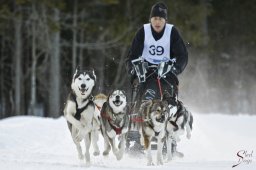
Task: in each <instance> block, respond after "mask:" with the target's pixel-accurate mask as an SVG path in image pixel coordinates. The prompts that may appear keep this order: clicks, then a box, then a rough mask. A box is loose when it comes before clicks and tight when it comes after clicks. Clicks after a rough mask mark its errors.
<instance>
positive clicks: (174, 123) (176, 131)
mask: <svg viewBox="0 0 256 170" xmlns="http://www.w3.org/2000/svg"><path fill="white" fill-rule="evenodd" d="M171 110H172V111H173V112H172V113H171V114H170V116H169V117H168V121H167V125H166V132H167V156H168V157H167V159H168V161H170V160H171V159H172V157H173V156H178V157H183V156H184V155H183V153H181V152H178V151H177V150H176V146H177V144H176V142H179V141H180V136H181V135H182V134H184V132H185V129H186V132H187V138H188V139H190V138H191V130H192V124H193V116H192V114H191V112H189V111H188V110H187V109H186V108H185V107H184V106H183V104H182V103H181V101H178V105H177V106H174V107H172V108H171Z"/></svg>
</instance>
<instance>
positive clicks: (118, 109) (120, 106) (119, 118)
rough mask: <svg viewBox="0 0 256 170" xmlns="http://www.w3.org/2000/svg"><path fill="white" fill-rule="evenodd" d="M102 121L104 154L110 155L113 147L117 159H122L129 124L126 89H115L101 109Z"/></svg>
mask: <svg viewBox="0 0 256 170" xmlns="http://www.w3.org/2000/svg"><path fill="white" fill-rule="evenodd" d="M101 123H102V125H101V130H102V135H103V137H104V146H105V150H104V152H103V155H104V156H106V155H108V154H109V151H110V150H111V147H112V151H113V153H114V155H115V156H116V159H117V160H120V159H122V157H123V154H124V149H125V140H126V134H127V132H128V126H129V117H128V115H127V101H126V95H125V93H124V91H121V90H115V91H113V92H112V93H111V94H110V95H109V97H108V100H107V102H106V103H105V104H104V105H103V107H102V110H101ZM116 137H118V139H119V144H118V148H117V146H116V143H115V140H116Z"/></svg>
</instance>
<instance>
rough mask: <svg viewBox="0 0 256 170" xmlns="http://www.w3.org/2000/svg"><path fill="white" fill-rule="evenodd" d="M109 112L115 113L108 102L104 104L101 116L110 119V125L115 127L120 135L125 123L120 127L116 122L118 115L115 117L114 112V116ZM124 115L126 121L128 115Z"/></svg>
mask: <svg viewBox="0 0 256 170" xmlns="http://www.w3.org/2000/svg"><path fill="white" fill-rule="evenodd" d="M109 113H113V111H112V109H110V108H109V107H107V105H106V104H104V105H103V108H102V112H101V117H102V118H104V119H106V120H108V122H109V125H110V126H111V128H113V130H114V131H115V132H116V134H117V135H120V134H121V132H122V129H123V127H124V125H125V123H124V124H123V126H122V127H118V126H117V125H116V124H115V121H116V120H117V119H116V117H114V115H113V114H112V117H111V115H110V114H109ZM117 114H119V113H117ZM122 114H123V113H122ZM123 117H124V120H123V121H125V118H126V116H125V115H124V116H123Z"/></svg>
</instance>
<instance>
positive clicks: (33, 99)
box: [29, 3, 37, 115]
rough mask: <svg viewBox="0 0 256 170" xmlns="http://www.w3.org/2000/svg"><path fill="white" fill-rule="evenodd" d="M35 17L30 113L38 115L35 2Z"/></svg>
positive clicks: (34, 13)
mask: <svg viewBox="0 0 256 170" xmlns="http://www.w3.org/2000/svg"><path fill="white" fill-rule="evenodd" d="M32 12H33V15H32V17H33V19H32V66H31V96H30V107H29V114H30V115H36V113H35V107H36V63H37V59H36V28H35V27H36V22H35V21H36V18H35V17H36V11H35V4H34V3H33V5H32Z"/></svg>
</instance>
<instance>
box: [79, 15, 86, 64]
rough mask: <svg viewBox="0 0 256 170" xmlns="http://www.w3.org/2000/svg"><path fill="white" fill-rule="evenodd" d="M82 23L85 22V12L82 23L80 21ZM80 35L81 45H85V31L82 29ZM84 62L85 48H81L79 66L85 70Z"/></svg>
mask: <svg viewBox="0 0 256 170" xmlns="http://www.w3.org/2000/svg"><path fill="white" fill-rule="evenodd" d="M80 22H85V21H84V10H83V11H82V13H81V21H80ZM79 35H80V36H79V37H80V39H79V43H81V44H83V43H84V29H81V31H80V34H79ZM83 62H84V48H82V47H79V65H80V67H82V68H83V66H84V64H83Z"/></svg>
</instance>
